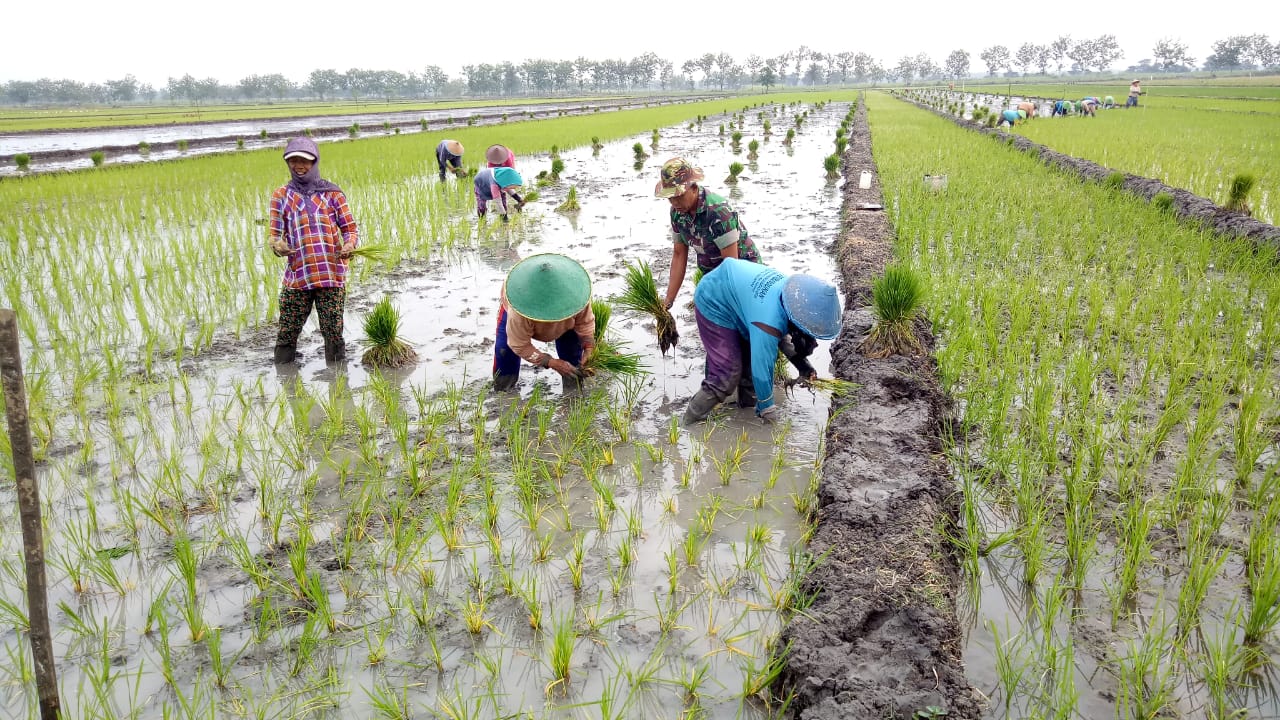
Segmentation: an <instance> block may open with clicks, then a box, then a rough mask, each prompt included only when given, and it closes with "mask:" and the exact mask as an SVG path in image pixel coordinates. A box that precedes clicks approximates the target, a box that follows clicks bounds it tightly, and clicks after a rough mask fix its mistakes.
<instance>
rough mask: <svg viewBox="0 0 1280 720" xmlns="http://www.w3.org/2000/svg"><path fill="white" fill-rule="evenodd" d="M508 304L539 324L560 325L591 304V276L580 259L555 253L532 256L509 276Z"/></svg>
mask: <svg viewBox="0 0 1280 720" xmlns="http://www.w3.org/2000/svg"><path fill="white" fill-rule="evenodd" d="M505 292H506V295H507V304H508V305H510V306H511V309H512V310H514V311H515V312H517V313H519V314H521V315H523V316H524V317H527V318H529V319H530V320H537V321H539V322H559V321H561V320H565V319H568V318H571V317H573V316H574V315H577V314H578V313H580V312H582V309H583V308H584V307H586V306H587V303H589V302H591V276H589V275H587V270H586V268H584V267H582V265H581V264H580V263H578V261H577V260H574V259H573V258H570V257H567V256H564V255H559V254H556V253H543V254H541V255H531V256H529V257H527V258H525V259H524V260H521V261H520V262H518V263H516V265H515V267H513V268H511V271H510V272H508V273H507V281H506V286H505Z"/></svg>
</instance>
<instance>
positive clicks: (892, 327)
mask: <svg viewBox="0 0 1280 720" xmlns="http://www.w3.org/2000/svg"><path fill="white" fill-rule="evenodd" d="M923 302H924V287H923V286H922V285H921V283H920V278H919V277H918V276H917V275H916V274H915V272H914V271H913V270H912V269H911V268H909V267H907V266H905V265H889V266H887V267H885V269H884V275H881V276H880V277H878V278H876V279H875V280H874V281H873V282H872V284H871V309H872V312H873V313H874V314H875V317H876V324H875V325H874V326H872V328H871V332H870V333H868V335H867V338H866V339H865V340H863V341H862V345H861V350H862V352H863V353H864V354H865V355H867V356H868V357H881V358H882V357H889V356H890V355H911V354H915V353H918V352H920V351H921V350H922V348H921V345H920V341H919V340H918V339H917V338H916V336H915V332H914V331H913V329H912V327H911V325H912V323H913V322H914V321H915V319H916V318H917V317H918V316H919V315H920V306H921V304H922V303H923Z"/></svg>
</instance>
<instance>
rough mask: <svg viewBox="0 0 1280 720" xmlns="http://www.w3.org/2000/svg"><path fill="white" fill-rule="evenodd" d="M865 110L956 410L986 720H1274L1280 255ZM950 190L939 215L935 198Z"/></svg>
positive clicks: (960, 541)
mask: <svg viewBox="0 0 1280 720" xmlns="http://www.w3.org/2000/svg"><path fill="white" fill-rule="evenodd" d="M869 106H870V119H871V124H872V132H873V139H874V147H875V151H876V158H877V162H878V163H879V166H880V172H881V179H882V182H883V185H884V188H885V196H886V203H887V204H888V207H889V209H890V211H891V219H892V221H893V223H894V225H895V229H896V232H897V242H898V246H897V254H898V256H899V257H900V258H901V259H902V260H904V261H907V262H910V263H912V264H913V265H914V266H915V267H917V268H918V269H919V271H920V272H921V274H922V275H923V276H925V277H927V278H928V284H929V293H930V315H931V318H932V320H933V324H934V329H935V332H936V334H937V337H938V342H939V346H938V350H937V359H938V366H939V372H940V375H941V379H942V382H943V384H944V386H945V388H946V389H947V390H948V391H949V392H950V393H951V394H952V395H953V396H954V397H955V398H956V399H957V400H958V401H959V403H960V406H961V409H962V416H961V418H960V421H959V424H958V425H957V427H956V428H955V432H954V434H953V435H952V436H951V437H949V438H947V439H948V441H949V447H948V457H949V459H950V462H951V465H952V467H953V469H954V472H955V474H956V477H957V478H958V479H959V482H960V484H961V490H962V492H963V500H964V508H963V515H962V526H961V528H960V529H959V530H958V531H957V533H956V535H955V537H954V538H953V542H954V544H955V545H956V547H957V548H959V550H960V551H961V552H962V554H963V557H964V558H965V564H966V567H967V573H968V577H969V579H970V583H971V585H970V587H969V593H968V598H967V602H965V603H964V604H962V616H967V617H968V618H969V622H970V630H969V633H970V635H969V649H968V657H967V658H966V664H967V665H968V667H969V669H970V672H971V677H972V679H973V681H974V684H975V685H976V686H977V687H978V689H980V690H981V691H982V692H983V693H984V694H985V695H986V696H988V697H990V698H991V699H992V704H993V712H994V714H995V715H996V716H997V717H1036V716H1044V715H1054V716H1064V715H1071V714H1080V715H1084V716H1088V717H1100V716H1104V715H1110V714H1113V713H1118V714H1119V715H1120V716H1122V717H1155V716H1161V715H1165V714H1183V715H1187V714H1205V715H1208V716H1210V717H1227V716H1230V715H1232V714H1233V713H1236V712H1238V711H1239V712H1247V713H1250V714H1253V713H1256V714H1258V715H1260V716H1269V715H1272V714H1274V713H1275V712H1276V711H1277V707H1278V704H1277V696H1276V690H1275V688H1274V686H1272V685H1270V684H1269V683H1268V682H1267V680H1266V678H1267V677H1268V675H1269V673H1270V672H1271V671H1270V670H1269V668H1270V667H1272V663H1274V662H1276V660H1277V659H1280V652H1278V650H1277V645H1276V643H1277V639H1278V638H1277V629H1278V628H1280V604H1278V602H1280V542H1277V540H1276V538H1277V537H1278V533H1277V530H1280V527H1277V526H1278V524H1280V463H1278V462H1277V448H1276V442H1277V429H1278V428H1280V399H1278V398H1277V396H1276V392H1275V388H1277V387H1280V356H1278V355H1277V352H1278V351H1280V345H1278V343H1280V278H1278V277H1277V275H1276V273H1275V271H1274V266H1275V262H1276V260H1277V257H1276V250H1275V249H1274V248H1272V247H1269V246H1264V247H1261V248H1255V247H1253V246H1252V245H1250V244H1248V243H1247V242H1245V241H1224V240H1222V239H1221V238H1218V237H1215V236H1213V235H1211V234H1208V233H1201V232H1197V231H1194V230H1190V229H1187V228H1184V227H1181V226H1179V225H1178V224H1176V223H1175V222H1174V221H1173V220H1172V219H1171V218H1169V217H1167V216H1166V215H1164V214H1162V213H1161V212H1160V211H1159V210H1158V209H1156V208H1153V207H1151V206H1149V205H1147V204H1146V203H1144V202H1141V201H1140V200H1138V199H1136V198H1133V197H1131V196H1128V195H1124V194H1119V193H1114V192H1111V191H1110V190H1109V189H1108V188H1106V187H1104V186H1102V185H1098V184H1092V183H1081V182H1079V181H1078V180H1077V179H1075V178H1073V177H1070V176H1065V175H1062V174H1059V173H1056V172H1054V171H1052V170H1051V169H1048V168H1046V167H1044V166H1043V165H1041V164H1039V163H1038V161H1037V160H1036V159H1035V158H1033V157H1030V156H1028V155H1025V154H1023V153H1019V152H1016V151H1014V150H1012V149H1005V148H1002V147H997V146H993V145H992V144H991V143H990V142H988V141H987V140H985V139H983V138H979V137H978V136H977V135H975V134H972V133H968V132H967V131H965V130H963V129H961V128H958V127H956V126H954V125H953V124H951V123H949V122H947V121H946V120H944V119H942V118H939V117H936V116H934V115H932V114H930V113H928V112H926V111H924V110H921V109H918V108H913V107H911V106H909V105H907V104H905V103H902V102H900V101H898V100H895V99H892V98H889V97H886V96H875V97H873V98H872V99H871V100H870V104H869ZM921 146H926V147H929V148H933V150H931V151H930V152H929V153H921V152H919V148H920V147H921ZM993 161H994V162H995V163H996V164H997V165H998V167H1000V168H1001V171H1000V172H999V173H993V172H992V171H991V167H992V164H993ZM937 174H945V175H947V176H948V178H949V182H948V183H947V185H946V187H945V189H942V190H938V189H937V188H936V187H935V186H931V185H925V184H922V183H921V182H920V178H921V176H923V175H937ZM1009 177H1017V178H1021V179H1022V181H1020V182H1014V183H1010V182H1006V181H1005V180H1006V179H1007V178H1009ZM1099 671H1100V672H1099ZM1113 705H1114V707H1113Z"/></svg>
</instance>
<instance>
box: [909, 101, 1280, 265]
mask: <svg viewBox="0 0 1280 720" xmlns="http://www.w3.org/2000/svg"><path fill="white" fill-rule="evenodd" d="M894 96H895V97H897V98H898V99H900V100H903V101H905V102H910V103H912V104H913V105H915V106H917V107H920V108H922V109H924V110H928V111H930V112H933V113H934V114H936V115H938V116H940V117H943V118H946V119H948V120H950V121H952V122H954V123H955V124H957V125H959V126H960V127H963V128H967V129H969V130H973V131H975V132H980V133H982V134H983V135H986V136H987V137H990V138H995V139H998V140H1000V141H1001V142H1005V143H1008V144H1010V145H1012V146H1013V147H1015V148H1017V149H1019V150H1021V151H1023V152H1026V153H1030V154H1032V155H1035V156H1036V157H1038V158H1040V160H1041V161H1043V162H1044V163H1045V164H1046V165H1051V166H1054V167H1057V168H1060V169H1062V170H1066V171H1067V172H1070V173H1074V174H1075V175H1077V176H1079V177H1080V178H1081V179H1082V180H1088V181H1092V182H1102V181H1103V180H1106V179H1107V178H1108V177H1110V176H1111V175H1113V174H1114V173H1116V172H1117V171H1116V170H1113V169H1111V168H1109V167H1107V166H1105V165H1099V164H1098V163H1096V162H1093V161H1092V160H1085V159H1083V158H1078V157H1075V156H1074V155H1065V154H1063V153H1060V152H1058V151H1056V150H1054V149H1052V148H1050V147H1047V146H1045V145H1041V144H1040V143H1037V142H1032V141H1031V140H1028V139H1027V138H1025V137H1023V136H1021V135H1017V134H1014V133H1009V132H1006V131H1004V130H1001V129H999V128H989V127H986V126H985V125H982V124H981V123H976V122H974V121H972V120H965V119H963V118H958V117H955V116H954V115H951V114H950V113H946V112H943V111H941V110H938V109H937V108H933V107H930V106H928V105H925V104H923V103H920V102H917V101H915V100H912V99H910V98H905V97H903V96H901V95H898V94H896V93H895V94H894ZM1123 175H1124V183H1123V184H1122V185H1121V186H1120V187H1121V188H1122V189H1124V190H1125V191H1127V192H1129V193H1132V194H1134V195H1137V196H1138V197H1140V198H1143V199H1145V200H1148V201H1150V200H1151V199H1152V198H1154V197H1155V196H1156V195H1159V194H1161V193H1165V194H1167V195H1169V196H1171V197H1172V198H1173V205H1172V209H1173V212H1174V213H1175V214H1176V215H1177V217H1178V219H1179V220H1182V221H1183V222H1187V223H1190V224H1193V225H1198V226H1201V227H1205V228H1209V229H1211V230H1213V231H1214V232H1216V233H1218V234H1220V235H1226V236H1230V237H1239V238H1245V239H1248V240H1252V241H1253V242H1255V243H1264V242H1265V243H1271V244H1273V245H1280V227H1276V226H1275V225H1270V224H1267V223H1264V222H1262V221H1260V220H1255V219H1253V218H1251V217H1249V216H1248V215H1245V214H1243V213H1238V212H1234V211H1232V210H1227V209H1225V208H1223V207H1222V206H1220V205H1218V204H1216V203H1214V202H1213V201H1212V200H1209V199H1208V198H1203V197H1201V196H1199V195H1196V194H1195V193H1193V192H1191V191H1190V190H1184V189H1182V188H1176V187H1173V186H1172V185H1166V184H1164V183H1162V182H1160V181H1159V180H1155V179H1153V178H1149V177H1143V176H1141V175H1133V174H1131V173H1123Z"/></svg>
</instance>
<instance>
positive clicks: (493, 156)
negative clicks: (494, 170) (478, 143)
mask: <svg viewBox="0 0 1280 720" xmlns="http://www.w3.org/2000/svg"><path fill="white" fill-rule="evenodd" d="M509 157H511V151H510V150H508V149H507V147H506V146H505V145H490V146H489V149H488V150H485V151H484V159H485V161H486V162H488V163H489V164H491V165H501V164H502V163H504V162H506V161H507V158H509Z"/></svg>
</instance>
